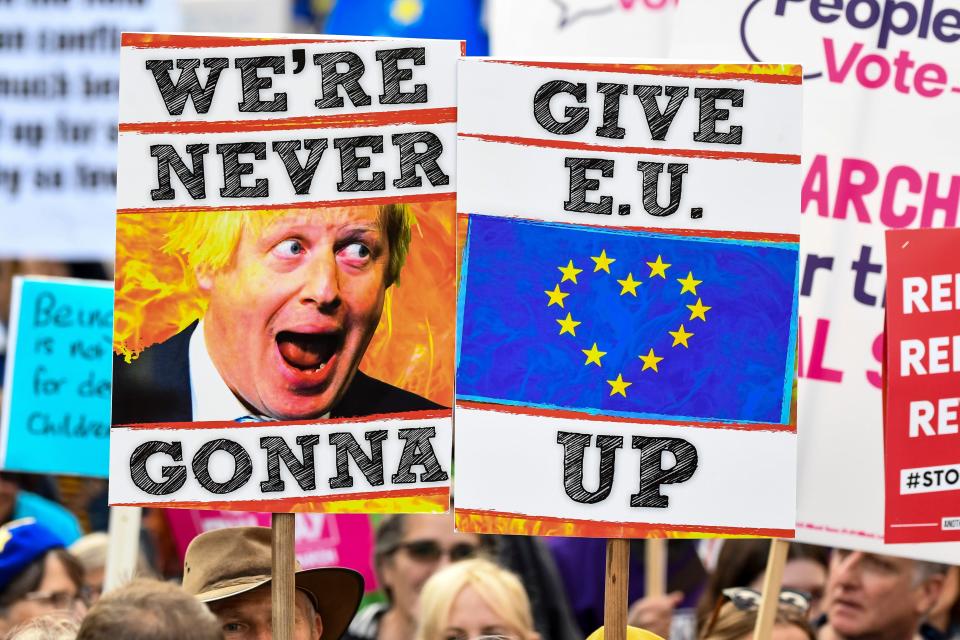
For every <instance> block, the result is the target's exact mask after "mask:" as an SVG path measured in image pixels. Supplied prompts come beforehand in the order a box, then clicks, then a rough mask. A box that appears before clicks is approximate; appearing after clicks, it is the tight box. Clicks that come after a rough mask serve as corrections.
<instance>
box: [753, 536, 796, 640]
mask: <svg viewBox="0 0 960 640" xmlns="http://www.w3.org/2000/svg"><path fill="white" fill-rule="evenodd" d="M788 551H790V543H789V542H787V541H786V540H780V539H777V538H775V539H773V540H771V541H770V555H768V556H767V571H766V573H765V574H764V576H763V596H762V598H761V600H760V610H759V611H758V612H757V625H756V626H755V627H754V629H753V637H754V640H769V638H770V635H771V634H772V633H773V623H774V621H775V620H776V617H777V608H778V607H779V606H780V586H781V585H782V584H783V569H784V567H786V566H787V552H788Z"/></svg>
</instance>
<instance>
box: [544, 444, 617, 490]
mask: <svg viewBox="0 0 960 640" xmlns="http://www.w3.org/2000/svg"><path fill="white" fill-rule="evenodd" d="M592 437H593V436H591V435H590V434H589V433H569V432H567V431H558V432H557V443H558V444H561V445H563V489H564V491H566V492H567V496H569V497H570V499H571V500H573V501H574V502H579V503H581V504H595V503H597V502H601V501H603V500H606V498H607V496H609V495H610V490H611V489H612V488H613V468H614V463H615V462H616V457H617V449H620V448H622V447H623V437H622V436H597V446H598V447H599V448H600V473H599V480H598V481H597V489H596V491H587V490H586V489H585V488H584V486H583V456H584V453H585V452H586V450H587V447H589V446H590V440H591V438H592Z"/></svg>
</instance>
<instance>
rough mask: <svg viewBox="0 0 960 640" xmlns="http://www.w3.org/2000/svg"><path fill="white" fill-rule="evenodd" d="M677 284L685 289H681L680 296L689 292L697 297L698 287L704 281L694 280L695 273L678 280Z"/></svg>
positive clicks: (689, 272) (689, 273) (691, 272)
mask: <svg viewBox="0 0 960 640" xmlns="http://www.w3.org/2000/svg"><path fill="white" fill-rule="evenodd" d="M677 282H679V283H680V285H681V286H682V287H683V288H682V289H680V295H683V294H685V293H686V292H687V291H689V292H690V293H692V294H693V295H697V285H698V284H700V283H701V282H703V280H694V279H693V271H688V272H687V277H686V278H677Z"/></svg>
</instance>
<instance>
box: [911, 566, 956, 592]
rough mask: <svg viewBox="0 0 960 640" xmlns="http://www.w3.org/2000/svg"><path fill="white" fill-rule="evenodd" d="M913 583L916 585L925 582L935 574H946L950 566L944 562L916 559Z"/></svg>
mask: <svg viewBox="0 0 960 640" xmlns="http://www.w3.org/2000/svg"><path fill="white" fill-rule="evenodd" d="M914 562H915V563H916V567H915V568H914V574H913V584H914V586H916V585H920V584H923V583H924V582H926V581H927V580H929V579H930V578H932V577H933V576H946V575H947V571H948V570H949V568H950V567H949V566H948V565H945V564H943V563H942V562H928V561H926V560H915V561H914Z"/></svg>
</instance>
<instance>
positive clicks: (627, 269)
mask: <svg viewBox="0 0 960 640" xmlns="http://www.w3.org/2000/svg"><path fill="white" fill-rule="evenodd" d="M469 225H470V226H469V230H468V235H467V244H466V246H465V249H464V260H463V271H462V275H461V279H462V283H461V289H460V300H459V309H458V310H459V327H460V340H459V341H458V345H459V346H458V349H459V351H458V354H457V397H458V399H461V400H473V401H478V402H493V403H498V404H509V405H521V406H528V407H539V408H543V409H565V410H573V411H580V412H587V413H593V414H600V415H607V416H624V417H633V418H650V419H676V420H696V421H731V422H753V423H769V424H786V423H787V422H788V421H789V417H790V400H791V392H792V381H793V373H794V359H795V344H796V323H797V315H796V300H797V296H796V288H797V268H798V253H799V245H798V244H797V243H791V242H775V241H758V240H742V239H730V238H704V237H691V236H681V235H668V234H663V233H650V232H641V231H627V230H619V229H606V228H595V227H586V226H578V225H570V224H564V225H559V224H552V223H545V222H533V221H526V220H517V219H511V218H502V217H489V216H483V215H471V216H470V221H469Z"/></svg>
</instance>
